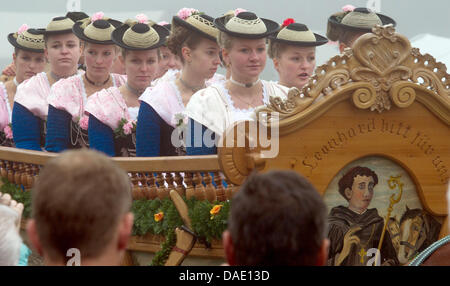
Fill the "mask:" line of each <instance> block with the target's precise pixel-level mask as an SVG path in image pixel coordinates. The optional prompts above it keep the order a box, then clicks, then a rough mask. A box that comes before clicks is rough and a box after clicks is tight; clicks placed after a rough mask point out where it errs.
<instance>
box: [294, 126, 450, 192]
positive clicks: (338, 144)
mask: <svg viewBox="0 0 450 286" xmlns="http://www.w3.org/2000/svg"><path fill="white" fill-rule="evenodd" d="M374 132H379V133H381V134H383V135H388V136H397V137H398V139H400V140H403V141H404V144H405V145H410V146H414V147H415V148H418V149H419V150H420V151H421V152H422V153H423V154H424V155H425V156H427V157H429V158H430V163H431V164H432V166H433V168H434V169H435V171H436V173H437V175H438V176H439V178H440V180H441V182H442V183H443V184H446V183H447V181H448V179H449V178H450V176H449V174H448V168H447V166H446V165H445V163H444V161H443V158H442V157H441V155H439V153H438V150H436V148H435V147H434V146H433V144H432V143H431V141H432V140H431V139H430V137H429V136H428V135H427V134H426V133H425V132H423V131H421V130H418V129H414V128H413V127H412V126H411V125H410V124H408V123H405V122H396V121H389V120H387V119H384V118H382V119H378V120H377V119H375V118H369V119H368V120H367V121H366V122H361V123H358V124H356V125H354V126H353V127H350V128H346V129H343V130H339V131H336V133H335V134H333V135H331V136H330V137H329V139H328V140H327V142H324V144H323V145H322V147H320V149H317V150H316V151H315V152H313V153H312V154H306V155H305V157H304V159H303V161H302V163H303V166H305V167H307V168H308V169H309V170H310V173H312V172H313V170H314V169H316V168H317V167H319V165H320V163H321V161H323V160H325V159H326V157H327V156H329V155H332V153H333V152H334V151H335V150H336V149H338V148H343V147H344V146H345V145H346V144H347V142H349V141H351V140H353V139H354V138H356V137H360V136H364V135H367V134H370V133H374ZM380 140H383V139H382V137H380Z"/></svg>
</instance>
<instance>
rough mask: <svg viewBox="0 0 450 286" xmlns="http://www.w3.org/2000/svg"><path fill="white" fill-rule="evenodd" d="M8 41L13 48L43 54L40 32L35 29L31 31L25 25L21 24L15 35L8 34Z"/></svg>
mask: <svg viewBox="0 0 450 286" xmlns="http://www.w3.org/2000/svg"><path fill="white" fill-rule="evenodd" d="M8 41H9V42H10V43H11V45H13V46H14V47H15V48H18V49H21V50H25V51H30V52H36V53H43V52H44V47H45V44H44V36H43V35H42V31H40V30H37V29H31V28H29V27H28V26H27V25H26V24H23V25H22V26H21V27H20V28H19V30H18V31H17V32H15V33H10V34H9V35H8Z"/></svg>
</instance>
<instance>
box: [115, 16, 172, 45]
mask: <svg viewBox="0 0 450 286" xmlns="http://www.w3.org/2000/svg"><path fill="white" fill-rule="evenodd" d="M152 24H153V25H152ZM169 33H170V32H169V31H168V30H167V29H166V28H164V27H163V26H160V25H157V24H154V23H153V22H149V23H142V22H138V21H136V20H127V21H126V22H125V23H124V24H123V25H122V26H120V27H119V28H117V29H115V30H114V32H113V33H112V35H111V38H112V41H113V42H114V43H115V44H116V45H118V46H120V47H122V48H124V49H127V50H135V51H142V50H150V49H155V48H158V47H160V46H162V45H164V44H165V42H166V38H167V37H168V36H169Z"/></svg>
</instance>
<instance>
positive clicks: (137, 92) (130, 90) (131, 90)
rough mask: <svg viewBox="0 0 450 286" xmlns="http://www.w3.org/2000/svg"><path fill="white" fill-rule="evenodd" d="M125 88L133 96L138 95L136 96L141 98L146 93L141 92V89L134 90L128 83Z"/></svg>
mask: <svg viewBox="0 0 450 286" xmlns="http://www.w3.org/2000/svg"><path fill="white" fill-rule="evenodd" d="M125 87H126V88H127V89H128V91H129V92H131V93H132V94H134V95H136V96H140V95H141V94H143V93H144V91H145V90H143V91H140V90H139V89H136V88H133V87H131V86H130V85H129V84H128V82H127V83H125Z"/></svg>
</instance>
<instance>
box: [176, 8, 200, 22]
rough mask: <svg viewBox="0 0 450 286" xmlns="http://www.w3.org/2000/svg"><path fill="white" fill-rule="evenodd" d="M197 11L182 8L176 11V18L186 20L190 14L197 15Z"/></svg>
mask: <svg viewBox="0 0 450 286" xmlns="http://www.w3.org/2000/svg"><path fill="white" fill-rule="evenodd" d="M197 13H199V11H198V10H197V9H194V8H182V9H180V11H178V13H177V16H178V17H180V18H181V19H183V20H186V19H187V18H189V17H190V16H191V15H192V14H197Z"/></svg>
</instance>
